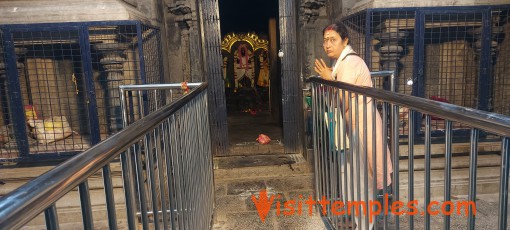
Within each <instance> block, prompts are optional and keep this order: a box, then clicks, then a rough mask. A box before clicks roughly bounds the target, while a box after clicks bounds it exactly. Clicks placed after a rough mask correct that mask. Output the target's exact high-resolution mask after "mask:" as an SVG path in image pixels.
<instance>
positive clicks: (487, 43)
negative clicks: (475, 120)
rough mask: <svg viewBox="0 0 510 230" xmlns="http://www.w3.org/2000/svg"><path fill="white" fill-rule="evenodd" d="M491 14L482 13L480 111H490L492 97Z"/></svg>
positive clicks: (486, 10)
mask: <svg viewBox="0 0 510 230" xmlns="http://www.w3.org/2000/svg"><path fill="white" fill-rule="evenodd" d="M490 14H491V12H490V10H489V9H485V10H483V12H482V22H483V26H482V34H481V37H482V40H481V42H482V46H481V48H480V63H479V65H480V67H479V74H478V103H477V104H478V109H479V110H484V111H488V109H489V98H490V97H491V96H490V94H491V85H492V80H493V79H492V67H493V66H492V55H491V43H492V34H491V33H492V23H491V15H490Z"/></svg>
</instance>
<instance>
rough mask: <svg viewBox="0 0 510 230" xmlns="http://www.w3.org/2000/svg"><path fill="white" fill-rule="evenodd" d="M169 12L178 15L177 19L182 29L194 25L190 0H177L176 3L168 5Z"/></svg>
mask: <svg viewBox="0 0 510 230" xmlns="http://www.w3.org/2000/svg"><path fill="white" fill-rule="evenodd" d="M168 12H170V13H171V14H174V15H176V17H175V21H176V22H177V25H178V26H179V28H181V29H182V30H188V29H189V28H191V26H192V19H193V17H192V15H191V12H192V10H191V6H190V3H189V2H188V1H184V0H177V1H175V3H174V4H169V5H168Z"/></svg>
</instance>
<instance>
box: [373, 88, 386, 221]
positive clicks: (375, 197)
mask: <svg viewBox="0 0 510 230" xmlns="http://www.w3.org/2000/svg"><path fill="white" fill-rule="evenodd" d="M371 116H372V130H373V133H374V135H373V137H372V162H375V163H372V164H373V170H372V178H373V181H372V188H373V189H372V190H373V191H372V193H373V199H375V200H377V201H379V199H378V197H377V139H378V138H383V137H378V136H377V135H376V134H377V125H376V124H377V117H378V116H379V111H377V101H376V100H375V98H372V113H371ZM379 204H381V203H379ZM370 208H372V207H370ZM381 209H382V207H381ZM371 211H372V210H371ZM383 213H384V212H383ZM378 227H379V221H377V217H376V219H375V220H374V229H378Z"/></svg>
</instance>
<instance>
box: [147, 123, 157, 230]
mask: <svg viewBox="0 0 510 230" xmlns="http://www.w3.org/2000/svg"><path fill="white" fill-rule="evenodd" d="M152 135H154V132H149V133H147V134H146V135H145V137H144V153H145V160H146V168H145V170H146V173H147V186H148V189H149V193H148V195H149V197H150V198H149V199H150V200H151V202H152V212H153V214H152V215H153V216H152V218H153V225H154V228H155V229H156V230H158V229H159V213H158V200H157V193H156V180H155V176H156V175H155V172H154V168H155V166H156V165H155V164H154V159H153V156H154V154H155V153H154V151H153V149H154V148H153V143H154V138H153V136H152Z"/></svg>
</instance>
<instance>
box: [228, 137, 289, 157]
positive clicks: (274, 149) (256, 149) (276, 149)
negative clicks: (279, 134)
mask: <svg viewBox="0 0 510 230" xmlns="http://www.w3.org/2000/svg"><path fill="white" fill-rule="evenodd" d="M283 153H284V146H283V144H282V143H281V142H280V141H278V140H272V141H271V142H269V143H268V144H260V143H258V142H256V141H250V142H240V143H236V144H232V145H231V146H230V156H240V155H244V156H246V155H267V154H283Z"/></svg>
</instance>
